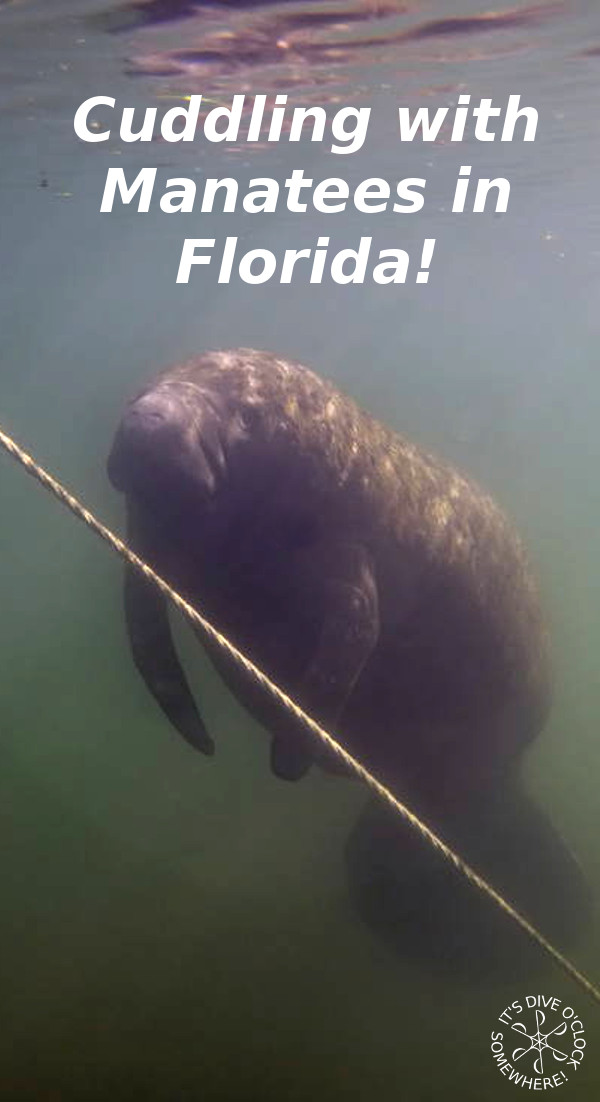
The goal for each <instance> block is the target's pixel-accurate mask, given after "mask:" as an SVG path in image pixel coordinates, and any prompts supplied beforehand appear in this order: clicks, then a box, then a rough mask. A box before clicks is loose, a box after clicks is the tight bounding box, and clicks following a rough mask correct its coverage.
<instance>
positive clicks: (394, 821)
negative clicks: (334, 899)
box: [346, 784, 593, 981]
mask: <svg viewBox="0 0 600 1102" xmlns="http://www.w3.org/2000/svg"><path fill="white" fill-rule="evenodd" d="M408 803H409V804H412V801H411V800H410V799H408ZM417 810H418V811H420V812H421V813H422V814H423V815H424V818H425V820H426V821H427V822H428V823H429V824H430V825H431V826H432V827H433V828H434V829H435V830H436V831H437V832H438V833H439V835H440V836H441V837H442V838H444V839H445V841H447V842H448V843H449V844H450V845H451V846H452V847H453V848H454V849H455V850H456V851H457V852H458V853H460V854H461V856H462V857H463V858H464V859H465V860H466V861H467V862H468V863H469V864H470V865H471V867H472V868H474V869H476V870H477V871H478V872H479V873H481V875H482V876H484V877H485V878H486V879H487V880H488V882H489V883H490V884H491V885H492V886H493V887H494V888H496V889H497V890H498V891H499V892H500V893H501V894H502V895H504V897H505V898H506V899H507V900H509V902H510V903H512V904H513V906H515V907H516V908H517V910H519V911H520V912H521V914H523V915H524V916H525V917H526V918H528V919H529V921H530V922H533V924H534V925H535V926H537V928H538V929H539V930H540V932H541V933H542V934H544V935H545V936H546V937H548V938H549V939H550V941H552V942H554V943H555V944H556V945H557V946H558V948H563V949H564V948H566V947H568V946H569V945H570V944H572V943H573V942H574V941H576V940H577V939H578V938H579V937H580V936H581V934H582V933H583V932H584V930H585V928H586V926H587V925H588V924H589V920H590V917H591V914H592V906H593V900H592V896H591V892H590V889H589V886H588V884H587V882H586V879H585V876H584V873H583V872H582V870H581V867H580V865H579V863H578V861H577V859H576V858H575V857H574V856H573V854H572V853H571V851H570V850H569V848H568V846H567V845H566V843H565V842H564V840H563V839H562V838H561V836H560V834H559V833H558V831H557V830H556V829H555V828H554V827H553V826H552V824H551V822H550V821H549V819H548V818H547V816H546V815H545V813H544V812H543V811H542V810H541V809H540V808H539V807H537V805H536V804H535V803H534V801H533V800H532V799H531V797H529V795H528V794H527V793H526V792H525V791H523V790H522V789H521V788H520V786H518V785H517V784H515V785H512V784H510V785H508V786H507V787H506V788H502V789H500V790H498V791H497V792H493V793H488V794H487V795H486V798H485V799H481V798H479V799H477V800H476V801H474V802H473V803H468V804H464V805H462V806H456V807H455V808H454V810H453V811H452V812H448V813H447V814H445V815H444V817H443V821H440V820H439V818H438V817H437V816H431V815H430V814H429V813H428V811H427V809H425V810H424V812H423V811H422V809H421V808H419V807H418V806H417ZM346 868H347V874H348V881H349V887H350V891H351V894H352V897H353V900H354V903H355V905H356V907H357V909H358V911H359V913H360V915H361V917H362V918H363V919H364V921H365V922H366V923H367V925H368V926H369V927H370V928H371V929H373V930H374V931H375V932H377V933H378V934H379V935H383V936H384V937H385V939H386V940H387V941H388V942H389V944H390V945H391V946H393V948H394V949H395V950H396V951H397V952H399V953H400V954H402V955H403V956H406V957H409V958H413V959H414V958H416V957H420V958H422V959H424V960H426V961H427V962H428V963H429V964H430V965H433V966H434V967H436V968H440V969H442V970H444V971H447V970H451V971H452V970H456V971H457V972H460V973H461V974H466V973H468V972H471V973H472V974H473V975H478V976H479V977H480V978H484V977H486V978H487V979H489V976H490V974H492V973H493V972H497V973H498V974H501V975H502V976H503V977H504V978H505V979H507V978H510V979H511V981H517V980H518V979H522V978H523V976H524V975H526V974H529V973H530V972H534V971H535V970H537V969H539V968H540V966H543V963H544V959H543V956H542V955H541V954H540V952H539V950H538V948H537V946H535V945H534V944H533V943H529V944H528V942H527V938H526V937H525V936H524V934H523V932H522V931H521V930H520V929H519V927H518V926H517V925H516V923H514V922H513V921H512V920H511V919H510V918H509V917H508V916H507V915H505V914H504V912H503V911H501V910H500V909H499V907H497V906H495V905H494V903H493V902H492V901H491V900H489V899H487V898H486V897H485V896H484V895H482V894H481V893H479V892H477V891H475V890H474V889H473V888H472V887H470V886H469V884H468V883H467V882H466V880H465V878H464V877H462V876H461V875H460V874H459V873H458V872H457V871H456V870H455V869H454V868H453V866H452V864H451V863H449V862H448V861H446V860H444V858H443V857H442V855H441V854H440V853H439V852H437V851H435V850H433V849H432V848H431V846H430V845H428V844H427V843H426V842H425V840H424V839H422V838H421V837H420V836H419V835H418V834H417V833H416V832H415V831H414V830H412V829H411V828H410V827H409V826H408V824H406V823H404V822H403V821H402V820H401V819H400V818H399V817H398V816H397V815H395V814H394V813H393V812H391V811H390V809H389V808H387V807H385V806H384V805H382V804H381V802H380V801H378V800H377V799H375V798H371V799H370V800H369V802H368V803H367V805H366V807H365V809H364V811H363V813H362V815H361V817H360V819H359V820H358V823H357V824H356V826H355V827H354V829H353V831H352V834H351V836H350V839H349V842H348V845H347V848H346Z"/></svg>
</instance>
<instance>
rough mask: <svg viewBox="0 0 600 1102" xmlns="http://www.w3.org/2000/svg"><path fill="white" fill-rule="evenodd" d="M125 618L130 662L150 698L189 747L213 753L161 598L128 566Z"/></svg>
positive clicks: (161, 596) (212, 743) (211, 741)
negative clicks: (155, 702)
mask: <svg viewBox="0 0 600 1102" xmlns="http://www.w3.org/2000/svg"><path fill="white" fill-rule="evenodd" d="M125 618H126V622H127V630H128V633H129V640H130V643H131V651H132V654H133V659H134V662H135V664H136V666H137V668H138V670H139V672H140V673H141V675H142V677H143V679H144V681H145V683H146V685H147V687H148V689H149V690H150V692H151V693H152V696H153V697H154V699H155V700H156V701H157V703H158V704H159V705H160V707H161V708H162V710H163V712H164V713H165V715H166V716H167V718H168V719H169V720H170V722H171V723H172V724H173V726H174V727H175V728H176V729H177V730H178V731H179V733H180V734H181V735H183V737H184V739H185V740H186V742H189V743H190V746H193V747H194V749H196V750H201V751H202V753H203V754H213V753H214V750H215V745H214V742H213V740H212V739H211V737H210V735H209V734H208V731H207V730H206V727H205V726H204V722H203V720H202V717H201V716H200V714H199V712H198V709H197V707H196V702H195V700H194V698H193V696H192V694H191V692H190V688H189V685H188V683H187V681H186V677H185V674H184V672H183V670H182V668H181V664H180V662H179V659H178V657H177V654H176V651H175V646H174V644H173V637H172V635H171V626H170V624H169V614H168V609H167V604H166V601H165V598H164V597H163V595H162V593H161V592H160V591H159V590H158V589H157V588H156V586H154V585H152V584H151V583H150V582H148V581H146V579H145V578H144V576H143V575H142V574H140V572H139V571H138V570H135V569H134V568H133V567H130V566H127V567H126V568H125Z"/></svg>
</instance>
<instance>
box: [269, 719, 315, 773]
mask: <svg viewBox="0 0 600 1102" xmlns="http://www.w3.org/2000/svg"><path fill="white" fill-rule="evenodd" d="M313 760H314V750H313V746H312V740H311V739H310V738H307V737H305V736H304V734H303V732H302V731H295V732H293V733H290V734H287V733H283V732H281V733H279V734H277V735H275V736H274V738H273V741H272V742H271V771H272V773H273V774H274V776H276V777H279V778H280V779H281V780H282V781H299V780H301V779H302V777H303V776H304V775H305V774H306V773H307V772H308V770H309V769H310V767H311V765H312V763H313Z"/></svg>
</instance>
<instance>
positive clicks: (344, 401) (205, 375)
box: [108, 349, 587, 955]
mask: <svg viewBox="0 0 600 1102" xmlns="http://www.w3.org/2000/svg"><path fill="white" fill-rule="evenodd" d="M108 471H109V476H110V479H111V481H112V483H113V485H114V486H115V487H116V488H117V489H118V490H121V491H123V492H124V494H125V496H126V501H127V512H128V537H129V540H130V542H131V544H132V545H133V547H134V548H135V549H136V550H137V551H138V553H139V554H140V555H141V556H142V557H143V558H145V559H146V560H147V561H148V562H149V563H151V564H152V565H153V566H154V567H155V568H156V570H157V571H158V572H159V573H160V574H162V575H163V576H164V577H165V578H166V579H167V580H168V581H169V582H170V583H171V584H172V585H173V586H174V588H175V589H177V590H178V591H179V592H180V593H181V594H183V596H185V597H186V598H187V599H188V600H189V601H190V602H191V604H192V605H194V606H196V607H198V608H199V609H200V610H201V611H202V612H203V614H204V615H206V616H207V617H208V618H209V619H210V620H211V621H212V622H213V623H214V624H215V625H216V626H218V628H219V629H220V630H221V631H222V632H223V633H224V634H225V635H227V636H228V637H229V638H230V639H231V640H232V641H233V642H234V643H235V644H236V645H237V646H238V647H239V648H240V649H241V650H242V651H244V652H246V653H247V654H248V655H249V656H250V657H251V658H252V660H253V661H254V662H255V663H256V664H257V665H258V666H260V667H261V668H262V669H263V670H264V671H265V672H266V673H267V674H268V675H269V676H270V677H271V678H272V679H273V680H274V681H275V682H276V683H277V684H278V685H280V686H281V687H282V688H283V689H285V690H286V691H287V692H288V693H289V694H290V695H291V696H292V697H294V698H295V699H296V700H297V701H299V703H300V704H301V705H302V706H303V707H304V708H305V709H306V710H307V711H308V712H309V713H310V714H311V715H313V716H314V717H315V718H316V719H318V720H319V721H321V723H322V724H323V725H324V726H325V727H327V728H328V729H329V730H331V731H332V732H333V734H334V735H335V736H336V737H337V738H338V739H339V740H340V741H341V742H343V744H344V745H345V746H346V747H347V748H348V749H349V750H350V751H351V752H352V753H353V754H355V755H356V756H357V757H358V758H359V759H360V761H362V762H363V763H364V765H366V766H367V767H368V768H369V769H370V770H372V771H373V772H374V773H375V774H376V776H378V777H379V778H381V779H382V780H384V781H385V782H386V783H387V784H388V785H390V786H391V787H392V789H394V791H396V792H397V794H399V795H400V796H401V797H403V798H405V799H406V800H407V801H408V802H409V803H410V804H412V806H413V807H415V808H416V809H417V810H418V811H420V812H421V813H422V814H425V816H426V817H427V818H428V819H429V820H430V821H431V822H432V823H433V825H434V826H436V827H438V829H439V830H440V832H441V833H442V834H444V835H446V836H447V837H448V838H449V839H450V840H451V841H452V840H454V841H455V843H456V844H457V845H458V846H459V847H460V848H461V849H462V850H463V852H465V855H466V856H467V857H469V855H470V854H472V855H473V858H474V860H475V862H476V863H477V864H478V866H479V867H482V865H483V867H484V871H485V868H486V867H487V869H489V870H490V873H491V875H492V877H494V876H497V877H498V878H499V881H500V882H501V883H502V884H503V885H504V886H505V887H506V890H507V891H508V893H509V895H511V897H513V889H514V892H516V893H517V896H519V895H520V896H521V897H522V898H524V900H525V903H526V905H527V909H528V911H529V912H530V913H532V914H534V915H535V913H536V906H535V903H536V896H537V899H538V902H539V903H540V906H542V904H543V911H544V912H546V911H548V909H550V910H551V909H552V901H553V900H554V902H555V903H557V904H558V905H557V908H556V910H557V912H560V913H557V918H556V923H555V929H556V930H557V933H559V934H561V935H562V934H563V933H564V934H565V936H566V935H567V934H568V933H569V931H571V932H572V929H573V923H572V921H571V915H572V913H573V910H574V911H575V912H577V911H578V909H581V910H583V909H584V903H585V901H586V899H587V897H586V890H585V887H584V884H583V880H582V877H581V874H580V871H579V868H578V866H577V864H576V862H575V861H574V859H573V858H572V857H571V855H570V853H569V852H568V850H567V849H566V847H565V846H564V845H563V843H562V842H561V840H560V839H559V838H558V836H557V835H556V834H555V832H553V831H552V829H551V827H550V824H549V823H548V822H547V820H546V819H545V818H544V816H543V814H542V813H541V812H539V811H538V810H537V809H536V808H535V807H534V806H533V805H532V804H531V801H529V800H528V798H527V797H526V795H525V794H524V793H521V792H520V789H519V787H518V785H517V784H513V783H512V781H513V780H514V778H515V774H516V767H517V765H518V761H519V757H520V753H521V751H522V750H523V749H524V748H525V747H526V746H527V744H528V743H530V742H531V740H532V739H533V738H534V737H535V736H536V735H537V734H538V732H539V731H540V729H541V727H542V725H543V723H544V720H545V717H546V714H547V710H548V706H549V696H550V690H549V682H550V679H549V673H548V656H547V649H548V648H547V639H546V633H545V629H544V626H543V621H542V616H541V613H540V609H539V603H538V596H537V592H536V587H535V584H534V581H533V579H532V575H531V572H530V569H529V566H528V564H527V561H526V557H525V555H524V552H523V549H522V547H521V544H520V542H519V540H518V538H517V536H516V534H515V532H514V531H513V529H512V528H511V526H510V525H509V524H508V522H507V521H506V519H505V517H504V516H503V514H502V513H501V512H500V511H499V509H498V508H497V507H496V505H494V503H493V502H492V501H491V500H490V498H489V497H487V496H486V495H485V494H484V493H483V492H482V491H481V490H480V489H478V488H477V487H476V486H475V485H473V484H472V483H470V482H469V481H467V480H466V479H465V478H463V477H462V476H461V475H460V474H458V473H457V472H456V471H455V470H453V469H452V468H450V467H448V466H446V465H445V464H443V463H441V462H439V461H438V460H437V459H434V458H432V457H431V456H430V455H427V454H425V453H424V452H422V451H420V450H419V449H418V448H416V447H415V446H414V445H412V444H410V443H409V442H408V441H406V440H404V439H403V438H402V437H400V436H398V435H396V434H395V433H394V432H392V431H391V430H390V429H388V428H385V427H384V426H383V425H381V424H379V423H378V422H377V421H375V420H374V419H373V418H372V417H370V416H369V415H368V414H366V413H364V412H362V411H361V410H360V409H359V408H358V407H357V406H356V405H355V404H354V402H352V401H351V400H350V399H349V398H347V397H345V396H343V395H342V394H340V393H339V392H338V391H337V390H336V389H334V387H333V386H331V385H330V384H329V383H326V382H323V381H322V380H321V379H319V378H318V377H317V376H316V375H314V374H313V373H312V372H311V371H309V370H308V369H307V368H305V367H302V366H301V365H299V364H295V363H289V362H287V361H285V360H282V359H278V358H277V357H276V356H274V355H271V354H270V353H266V352H256V351H252V350H247V349H239V350H234V351H227V352H213V353H207V354H205V355H202V356H199V357H197V358H196V359H193V360H190V361H189V362H187V363H184V364H181V365H178V366H175V367H172V368H170V369H168V370H167V371H165V372H164V374H162V375H161V376H159V378H158V379H157V380H155V381H154V382H153V383H152V384H151V385H150V386H148V387H147V388H146V389H145V390H144V391H143V392H142V393H141V394H140V395H139V396H138V397H137V398H136V399H134V401H132V402H131V403H130V405H129V406H128V407H127V408H126V410H125V413H124V415H123V418H122V421H121V424H120V426H119V428H118V431H117V434H116V438H115V441H114V445H113V448H112V452H111V455H110V459H109V464H108ZM125 605H126V617H127V625H128V630H129V636H130V640H131V647H132V651H133V656H134V659H135V662H136V665H137V667H138V669H139V671H140V673H141V675H142V677H143V678H144V680H145V682H146V684H147V686H148V688H149V689H150V692H151V693H152V694H153V695H154V697H155V698H156V700H157V701H158V703H159V705H160V706H161V708H162V709H163V711H164V713H165V714H166V716H167V717H168V718H169V720H170V721H171V723H172V724H173V725H174V726H175V727H176V728H177V730H178V731H179V732H180V733H181V734H182V735H183V737H184V738H185V739H187V741H188V742H189V743H190V744H191V745H192V746H194V747H196V748H197V749H198V750H201V751H203V752H204V753H208V754H210V753H212V752H213V749H214V746H213V742H212V739H211V737H210V735H209V734H208V732H207V730H206V728H205V725H204V722H203V720H202V717H201V715H200V713H199V711H198V708H197V705H196V702H195V700H194V698H193V697H192V694H191V692H190V689H189V687H188V684H187V681H186V679H185V676H184V673H183V671H182V669H181V666H180V663H179V660H178V658H177V655H176V652H175V648H174V646H173V642H172V638H171V631H170V627H169V618H168V613H167V608H166V606H165V601H164V599H163V597H162V596H161V595H160V594H159V593H158V592H157V591H156V590H155V589H154V587H153V586H151V585H149V584H148V583H147V582H146V581H145V580H144V579H143V577H141V576H140V575H139V574H138V573H137V572H134V571H132V570H131V569H128V570H127V572H126V582H125ZM208 649H209V653H210V654H211V657H212V658H213V661H214V662H215V664H216V666H217V668H218V669H219V671H220V672H221V674H222V675H223V677H224V679H225V680H226V682H227V684H228V685H229V686H230V688H231V689H232V690H233V692H234V693H235V695H236V696H237V697H238V699H239V700H240V701H241V702H242V703H243V704H244V705H245V706H246V707H247V708H248V710H249V711H250V712H251V713H252V714H253V715H254V716H255V717H256V718H257V719H258V720H259V722H261V723H262V724H263V725H264V726H265V727H266V728H267V730H268V731H270V733H271V736H272V748H271V764H272V769H273V771H274V772H275V773H276V774H277V775H278V776H280V777H283V778H286V779H289V780H295V779H297V778H299V777H301V776H302V775H303V774H304V773H305V772H306V770H307V769H308V768H309V766H310V764H311V762H312V761H313V760H318V761H319V762H320V763H321V764H322V765H324V766H325V767H326V768H335V767H336V764H337V763H334V762H333V761H331V760H329V758H328V755H327V752H325V751H324V750H323V748H322V747H321V746H320V744H315V743H314V742H313V741H312V739H311V738H310V737H309V736H307V735H306V734H305V733H304V732H303V731H302V730H301V729H299V728H298V726H297V724H296V723H295V721H293V720H292V719H290V717H289V715H288V714H287V712H285V711H283V710H282V709H281V708H280V707H279V706H278V705H275V704H274V703H273V702H272V701H271V699H270V698H268V697H267V696H266V695H265V694H264V691H262V690H260V689H257V688H256V686H255V685H254V684H253V683H252V682H251V681H250V680H249V679H248V677H247V675H245V674H243V673H242V672H241V671H240V670H239V668H238V667H237V666H235V665H234V664H232V662H231V661H230V660H228V659H226V658H224V657H223V656H222V654H220V653H219V652H218V651H216V650H215V649H214V647H213V646H210V647H209V648H208ZM503 793H505V794H506V798H505V797H504V796H503V795H502V794H503ZM499 794H500V795H499ZM509 796H510V798H509ZM491 809H493V812H492V810H491ZM405 832H406V828H405V827H403V826H402V824H401V823H399V822H398V821H391V820H390V818H389V813H387V812H384V811H382V809H381V808H380V807H377V806H375V807H371V806H370V805H369V807H368V808H367V809H366V810H365V812H364V814H363V816H362V818H361V820H359V824H358V826H357V827H356V828H355V830H354V831H353V834H352V835H351V838H350V840H349V844H348V847H347V854H346V856H347V862H348V876H349V884H350V888H351V891H352V892H353V894H354V896H355V898H356V901H357V903H358V906H359V909H360V910H361V911H362V912H363V914H365V916H366V917H367V921H368V922H370V924H371V925H372V926H374V927H376V928H378V929H384V930H385V931H386V932H387V933H389V927H390V924H391V928H392V929H393V930H394V931H395V932H396V934H398V940H399V941H402V942H403V943H404V942H405V940H406V937H407V936H408V935H410V934H411V930H410V929H409V927H410V925H411V923H412V924H413V926H414V929H413V930H412V934H414V937H415V938H416V939H417V941H418V939H419V938H420V937H421V935H422V933H423V931H424V930H425V929H427V930H429V933H430V935H431V936H430V944H433V943H434V942H435V944H436V945H437V946H438V947H439V946H441V947H442V948H441V952H442V955H444V954H445V953H446V950H447V951H448V952H449V953H450V952H454V950H455V946H451V947H448V946H447V943H446V942H444V941H443V940H442V939H443V937H445V936H446V933H447V931H448V930H451V929H452V924H451V921H450V917H449V915H450V914H454V916H455V917H454V922H455V927H456V929H457V930H458V935H457V936H458V941H459V942H461V943H462V942H463V941H465V942H466V944H471V943H472V937H471V932H469V933H467V931H466V929H465V926H464V922H463V919H462V918H460V920H459V919H458V918H457V914H458V912H456V910H455V909H454V904H449V906H450V912H449V914H448V915H447V916H446V917H445V919H444V921H443V922H442V925H441V929H437V928H431V929H430V925H428V924H427V921H425V919H424V916H429V919H428V921H429V920H430V919H431V918H432V916H433V915H435V914H437V913H438V910H439V908H438V903H437V902H436V899H438V895H436V893H439V891H440V890H442V889H440V887H439V885H440V884H442V883H443V877H442V878H440V877H439V876H438V875H437V874H435V875H434V872H432V874H431V875H432V876H433V879H432V881H431V883H429V882H428V881H427V876H426V875H425V874H424V873H423V872H422V871H419V870H421V866H422V860H421V856H420V848H419V847H420V843H419V845H417V844H416V843H415V842H414V839H413V838H412V835H411V837H410V839H407V838H406V836H405ZM410 854H412V857H410ZM486 854H487V858H488V859H487V864H486V860H484V859H483V858H484V857H485V855H486ZM540 863H541V866H542V867H543V870H544V872H543V877H545V879H544V882H543V884H542V882H541V881H540V875H542V874H541V873H540ZM431 869H433V865H432V866H431ZM517 869H521V870H526V871H522V872H521V874H520V875H519V876H517V874H516V871H515V870H517ZM411 870H412V871H411ZM415 870H416V871H415ZM511 881H512V884H511ZM538 883H539V884H541V887H540V890H538V888H535V887H534V888H533V891H532V890H531V885H536V884H538ZM439 898H442V896H440V897H439ZM446 898H447V899H449V898H450V897H449V896H448V895H446ZM567 899H568V910H569V914H568V915H567V914H565V913H563V908H562V901H563V900H567ZM400 901H402V903H400ZM406 901H410V911H409V913H407V914H405V913H404V912H405V909H406ZM538 917H539V916H538ZM541 917H542V918H544V917H545V913H544V914H542V915H541ZM563 920H564V921H563ZM456 923H458V926H456ZM473 937H475V935H473ZM488 942H489V943H490V944H492V945H493V946H496V945H497V938H496V934H495V933H492V934H490V936H489V937H488ZM473 943H474V941H473Z"/></svg>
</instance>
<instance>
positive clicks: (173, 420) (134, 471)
mask: <svg viewBox="0 0 600 1102" xmlns="http://www.w3.org/2000/svg"><path fill="white" fill-rule="evenodd" d="M229 436H231V424H230V418H229V417H228V415H227V411H226V409H225V407H224V404H223V400H222V398H220V396H219V395H218V394H216V393H212V392H211V391H210V390H208V389H203V388H201V387H198V386H196V385H194V384H191V383H190V382H185V381H183V380H170V379H166V380H164V381H161V380H159V381H158V382H157V383H156V384H155V385H154V386H152V387H150V388H149V389H148V390H145V391H144V392H143V393H142V394H140V395H138V397H137V398H135V399H134V400H133V401H132V402H130V403H129V405H128V406H127V408H126V409H125V412H124V414H123V417H122V418H121V422H120V424H119V427H118V429H117V433H116V435H115V439H114V442H113V446H112V450H111V453H110V456H109V459H108V477H109V479H110V481H111V482H112V484H113V486H114V487H115V489H117V490H120V491H122V492H123V493H125V494H126V495H127V496H128V497H131V498H133V499H137V500H139V501H143V502H146V503H148V504H154V503H161V505H163V506H165V505H168V504H170V505H171V506H173V507H176V505H177V502H179V501H181V502H185V503H186V505H189V504H190V503H191V502H195V503H196V504H206V503H208V502H209V501H211V500H212V498H213V497H214V495H215V493H216V492H217V489H218V487H219V485H220V484H221V482H222V480H223V478H224V477H225V475H226V468H227V450H228V437H229Z"/></svg>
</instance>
